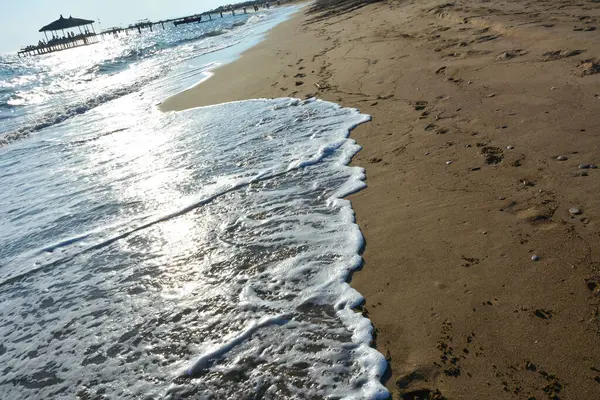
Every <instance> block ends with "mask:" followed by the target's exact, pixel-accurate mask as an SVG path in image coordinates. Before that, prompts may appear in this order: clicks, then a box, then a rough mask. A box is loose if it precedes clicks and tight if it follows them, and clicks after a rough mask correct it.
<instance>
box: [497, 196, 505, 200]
mask: <svg viewBox="0 0 600 400" xmlns="http://www.w3.org/2000/svg"><path fill="white" fill-rule="evenodd" d="M498 200H506V197H504V196H500V197H498Z"/></svg>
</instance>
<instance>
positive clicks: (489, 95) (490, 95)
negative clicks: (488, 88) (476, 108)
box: [487, 93, 496, 97]
mask: <svg viewBox="0 0 600 400" xmlns="http://www.w3.org/2000/svg"><path fill="white" fill-rule="evenodd" d="M487 97H496V95H495V94H494V93H491V94H488V95H487Z"/></svg>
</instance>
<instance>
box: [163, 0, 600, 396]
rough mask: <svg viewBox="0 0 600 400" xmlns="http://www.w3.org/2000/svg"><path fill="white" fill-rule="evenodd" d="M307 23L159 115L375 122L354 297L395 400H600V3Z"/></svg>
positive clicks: (422, 7) (427, 4)
mask: <svg viewBox="0 0 600 400" xmlns="http://www.w3.org/2000/svg"><path fill="white" fill-rule="evenodd" d="M305 11H306V8H305V9H304V10H303V11H302V12H300V13H298V14H297V15H296V16H295V17H293V18H292V19H290V20H288V21H287V22H285V23H283V24H281V25H279V26H277V27H276V28H275V29H273V30H272V31H271V33H270V34H269V36H268V38H267V39H266V40H265V41H263V42H261V43H260V44H258V45H257V46H256V47H254V48H252V49H251V50H249V51H247V52H246V53H244V54H243V55H242V57H241V58H240V59H239V60H237V61H235V62H233V63H231V64H228V65H225V66H223V67H221V68H219V69H217V70H216V71H215V75H214V77H212V78H210V79H209V80H207V81H206V82H204V83H202V84H200V85H198V86H196V87H194V88H192V89H190V90H187V91H185V92H183V93H181V94H179V95H176V96H174V97H172V98H169V99H167V100H165V101H164V102H163V104H162V105H161V106H160V108H161V109H162V110H163V111H169V110H182V109H186V108H191V107H197V106H203V105H209V104H217V103H222V102H227V101H233V100H243V99H250V98H262V97H267V98H275V97H285V96H291V97H299V98H308V97H313V96H315V97H318V98H321V99H325V100H329V101H333V102H336V103H339V104H341V105H343V106H346V107H354V108H357V109H359V110H360V111H361V112H363V113H367V114H370V115H372V117H373V120H372V122H370V123H367V124H363V125H361V126H360V127H358V128H357V129H356V130H354V131H353V132H352V137H353V138H354V139H355V140H356V141H357V142H358V143H359V144H360V145H361V146H363V150H362V151H361V152H360V153H359V154H358V156H356V157H355V158H354V160H353V163H354V164H355V165H359V166H362V167H365V168H366V172H367V184H368V188H367V189H365V190H363V191H361V192H359V193H357V194H355V195H353V196H351V200H352V204H353V208H354V210H355V212H356V216H357V222H358V224H359V225H360V227H361V230H362V232H363V234H364V236H365V238H366V243H367V244H366V248H365V251H364V254H363V257H364V265H363V268H362V269H361V270H360V271H359V272H357V273H355V274H354V276H353V279H352V285H353V287H355V288H356V289H357V290H358V291H359V292H360V293H361V294H363V295H364V297H365V299H366V303H365V304H364V306H363V313H365V314H366V315H368V317H369V318H370V319H371V321H372V322H373V325H374V327H375V330H376V333H377V335H376V341H375V343H373V345H374V346H376V348H377V349H378V350H379V351H380V352H381V353H382V354H385V355H386V357H387V358H388V361H389V363H390V371H389V374H388V376H386V377H385V384H386V386H387V387H388V388H389V390H390V392H391V393H392V395H393V398H396V399H427V398H429V399H515V398H516V399H546V398H548V399H597V398H600V346H599V344H600V342H599V332H600V331H599V329H600V320H599V315H600V314H599V306H600V301H599V299H600V297H598V294H600V226H599V221H600V211H599V210H600V196H598V193H599V188H600V169H596V168H595V164H598V165H600V140H599V133H598V127H599V125H600V115H599V114H598V112H597V109H598V106H599V105H600V86H599V83H600V59H597V57H598V56H600V41H598V39H597V38H598V32H599V31H600V30H599V29H600V4H599V3H596V2H585V3H578V2H572V1H559V0H549V1H535V2H534V1H515V2H506V3H500V4H499V3H496V2H489V1H455V2H452V3H444V2H443V1H430V0H425V1H421V2H396V1H389V2H379V3H374V4H370V5H366V6H364V7H362V8H358V9H353V10H351V11H349V12H345V13H342V14H341V15H333V16H328V17H326V18H325V17H320V16H319V14H307V13H306V12H305Z"/></svg>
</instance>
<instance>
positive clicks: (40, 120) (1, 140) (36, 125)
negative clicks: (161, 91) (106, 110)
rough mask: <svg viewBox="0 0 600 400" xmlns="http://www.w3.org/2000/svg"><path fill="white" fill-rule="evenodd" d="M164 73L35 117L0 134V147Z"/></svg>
mask: <svg viewBox="0 0 600 400" xmlns="http://www.w3.org/2000/svg"><path fill="white" fill-rule="evenodd" d="M165 73H166V71H160V72H159V73H157V74H155V75H152V76H148V77H146V78H144V79H142V80H140V81H138V82H135V83H133V84H130V85H126V86H122V87H119V88H116V89H113V90H109V91H107V92H105V93H100V94H97V95H92V96H90V97H87V98H84V99H82V100H81V101H80V102H77V103H75V104H69V105H66V106H64V107H62V108H55V109H54V110H53V111H50V112H45V113H43V114H41V115H35V116H34V117H33V118H31V119H29V120H27V121H24V122H22V124H21V125H22V126H21V127H20V128H18V129H16V130H13V131H10V132H4V133H0V146H6V145H8V144H10V143H12V142H14V141H17V140H21V139H24V138H26V137H28V136H29V135H31V134H32V133H35V132H37V131H40V130H42V129H45V128H48V127H50V126H53V125H57V124H60V123H61V122H64V121H66V120H68V119H71V118H73V117H76V116H78V115H80V114H84V113H86V112H88V111H90V110H92V109H94V108H96V107H98V106H101V105H103V104H104V103H107V102H109V101H112V100H115V99H118V98H120V97H123V96H126V95H128V94H131V93H133V92H136V91H138V90H140V89H141V88H143V87H144V86H145V85H146V84H147V83H149V82H151V81H153V80H155V79H157V78H158V77H160V76H162V75H164V74H165Z"/></svg>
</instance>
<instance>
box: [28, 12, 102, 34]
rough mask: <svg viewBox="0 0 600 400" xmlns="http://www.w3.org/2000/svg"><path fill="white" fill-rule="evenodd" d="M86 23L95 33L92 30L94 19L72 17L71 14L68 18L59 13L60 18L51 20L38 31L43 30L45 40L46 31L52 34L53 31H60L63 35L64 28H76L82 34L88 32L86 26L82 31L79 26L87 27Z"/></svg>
mask: <svg viewBox="0 0 600 400" xmlns="http://www.w3.org/2000/svg"><path fill="white" fill-rule="evenodd" d="M88 25H89V26H90V27H91V28H92V32H94V33H96V31H95V30H94V21H92V20H89V19H83V18H73V17H72V16H70V17H69V18H65V17H63V16H62V15H61V16H60V18H59V19H57V20H56V21H54V22H51V23H49V24H48V25H46V26H44V27H42V28H41V29H40V32H43V33H44V35H46V40H48V32H52V35H53V36H54V32H60V31H62V33H63V37H64V36H65V29H72V28H78V29H79V33H80V34H82V35H84V34H86V33H89V30H88V29H87V28H84V31H82V30H81V27H82V26H83V27H87V26H88ZM57 36H58V35H57Z"/></svg>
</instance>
